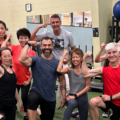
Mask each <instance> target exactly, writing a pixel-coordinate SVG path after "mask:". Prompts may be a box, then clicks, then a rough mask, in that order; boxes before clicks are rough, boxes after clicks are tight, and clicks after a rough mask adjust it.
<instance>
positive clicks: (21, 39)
mask: <svg viewBox="0 0 120 120" xmlns="http://www.w3.org/2000/svg"><path fill="white" fill-rule="evenodd" d="M27 41H29V37H28V36H21V35H20V36H19V43H20V46H21V47H24V46H25V43H26V42H27Z"/></svg>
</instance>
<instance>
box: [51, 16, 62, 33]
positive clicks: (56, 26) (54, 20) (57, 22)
mask: <svg viewBox="0 0 120 120" xmlns="http://www.w3.org/2000/svg"><path fill="white" fill-rule="evenodd" d="M50 25H51V27H52V29H53V31H59V30H60V26H61V21H60V20H59V18H51V20H50Z"/></svg>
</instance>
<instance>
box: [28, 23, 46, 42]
mask: <svg viewBox="0 0 120 120" xmlns="http://www.w3.org/2000/svg"><path fill="white" fill-rule="evenodd" d="M42 27H47V24H46V23H44V24H42V25H39V26H38V27H37V28H36V29H35V30H34V31H33V32H32V33H31V38H30V40H31V41H33V40H34V41H37V42H38V41H40V40H39V39H38V37H37V36H36V34H37V32H38V30H39V29H40V28H42Z"/></svg>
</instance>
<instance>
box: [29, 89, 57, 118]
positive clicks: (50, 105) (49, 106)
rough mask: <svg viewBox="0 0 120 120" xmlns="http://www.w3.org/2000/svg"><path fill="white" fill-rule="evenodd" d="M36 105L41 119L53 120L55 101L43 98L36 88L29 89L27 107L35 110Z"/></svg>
mask: <svg viewBox="0 0 120 120" xmlns="http://www.w3.org/2000/svg"><path fill="white" fill-rule="evenodd" d="M38 105H40V109H41V113H42V114H41V115H40V118H41V120H53V117H54V113H55V106H56V101H47V100H45V99H44V98H43V97H42V96H41V95H40V94H39V93H38V92H37V91H36V90H33V89H32V90H31V91H30V93H29V95H28V103H27V109H30V110H37V108H38Z"/></svg>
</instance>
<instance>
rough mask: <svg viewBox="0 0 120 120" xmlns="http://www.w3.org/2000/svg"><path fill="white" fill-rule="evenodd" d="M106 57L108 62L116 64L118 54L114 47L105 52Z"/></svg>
mask: <svg viewBox="0 0 120 120" xmlns="http://www.w3.org/2000/svg"><path fill="white" fill-rule="evenodd" d="M106 55H107V57H108V60H109V61H110V62H116V61H118V60H119V52H118V51H117V48H116V47H114V48H113V49H109V50H107V51H106Z"/></svg>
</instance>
